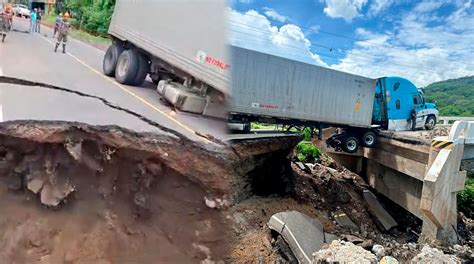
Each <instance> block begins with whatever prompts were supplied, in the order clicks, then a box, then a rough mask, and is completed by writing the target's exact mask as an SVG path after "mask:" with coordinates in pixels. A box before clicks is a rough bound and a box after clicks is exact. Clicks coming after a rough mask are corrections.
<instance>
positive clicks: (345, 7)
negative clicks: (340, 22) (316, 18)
mask: <svg viewBox="0 0 474 264" xmlns="http://www.w3.org/2000/svg"><path fill="white" fill-rule="evenodd" d="M324 2H325V3H326V7H325V8H324V13H325V14H326V15H328V16H330V17H332V18H343V19H344V20H346V21H348V22H350V21H351V20H352V19H353V18H354V17H357V16H359V14H360V12H361V10H362V8H363V7H364V5H365V4H367V0H324Z"/></svg>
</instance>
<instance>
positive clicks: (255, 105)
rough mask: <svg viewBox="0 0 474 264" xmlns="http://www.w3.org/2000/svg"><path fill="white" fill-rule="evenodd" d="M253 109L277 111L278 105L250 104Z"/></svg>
mask: <svg viewBox="0 0 474 264" xmlns="http://www.w3.org/2000/svg"><path fill="white" fill-rule="evenodd" d="M252 107H253V108H266V109H278V105H273V104H261V103H255V102H253V103H252Z"/></svg>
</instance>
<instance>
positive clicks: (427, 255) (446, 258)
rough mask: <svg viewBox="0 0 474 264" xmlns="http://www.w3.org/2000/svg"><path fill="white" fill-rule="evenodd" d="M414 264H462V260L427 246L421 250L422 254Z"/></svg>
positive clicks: (413, 260)
mask: <svg viewBox="0 0 474 264" xmlns="http://www.w3.org/2000/svg"><path fill="white" fill-rule="evenodd" d="M411 263H413V264H425V263H426V264H429V263H446V264H455V263H461V261H460V259H459V258H457V257H456V256H453V255H448V254H444V253H443V252H442V251H441V250H439V249H437V248H432V247H430V246H428V245H425V246H424V247H423V249H422V250H421V253H419V254H418V255H416V256H415V257H414V258H413V259H412V260H411Z"/></svg>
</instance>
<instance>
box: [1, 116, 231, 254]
mask: <svg viewBox="0 0 474 264" xmlns="http://www.w3.org/2000/svg"><path fill="white" fill-rule="evenodd" d="M225 155H226V152H225V149H224V148H222V149H220V148H218V147H216V146H211V147H209V146H201V145H198V144H196V143H193V142H191V141H187V142H185V141H184V140H183V139H178V138H176V137H174V136H173V135H169V134H166V133H164V134H162V135H159V134H147V135H144V134H137V133H133V132H131V131H128V130H124V129H121V128H118V127H92V126H88V125H84V124H71V123H64V122H33V121H31V122H26V121H21V122H7V123H2V124H0V208H1V214H0V234H1V235H0V258H1V259H2V261H4V262H6V263H91V262H93V263H116V262H132V261H133V262H140V263H165V262H167V263H170V262H173V263H198V262H201V261H204V260H214V261H218V260H223V259H224V258H225V257H226V256H227V255H228V242H227V230H229V229H230V228H228V227H227V223H226V220H225V219H224V217H223V216H222V213H221V212H220V211H217V210H213V209H210V208H208V207H207V206H206V204H205V203H204V199H205V197H207V196H209V194H210V193H211V194H212V195H213V197H219V199H222V198H223V196H222V194H226V193H229V191H228V190H229V188H230V185H231V184H230V183H229V180H226V177H228V175H229V174H228V173H229V172H228V171H227V169H226V167H225V164H226V162H225V159H226V157H225ZM227 179H228V178H227ZM216 199H217V198H216Z"/></svg>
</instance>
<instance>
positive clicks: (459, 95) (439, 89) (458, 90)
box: [423, 76, 474, 116]
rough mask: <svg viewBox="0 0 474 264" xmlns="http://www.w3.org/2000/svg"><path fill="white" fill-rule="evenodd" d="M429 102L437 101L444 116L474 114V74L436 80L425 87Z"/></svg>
mask: <svg viewBox="0 0 474 264" xmlns="http://www.w3.org/2000/svg"><path fill="white" fill-rule="evenodd" d="M423 90H424V93H425V96H426V101H427V102H430V103H431V102H436V104H437V105H438V108H439V111H440V115H442V116H474V76H469V77H462V78H458V79H451V80H446V81H442V82H436V83H432V84H430V85H428V86H427V87H425V88H424V89H423Z"/></svg>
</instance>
